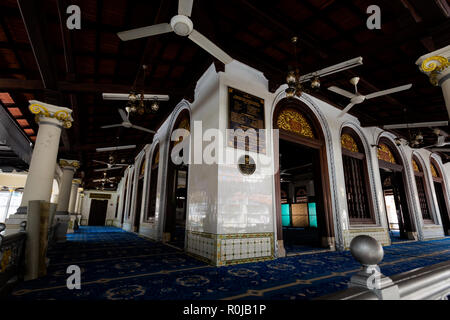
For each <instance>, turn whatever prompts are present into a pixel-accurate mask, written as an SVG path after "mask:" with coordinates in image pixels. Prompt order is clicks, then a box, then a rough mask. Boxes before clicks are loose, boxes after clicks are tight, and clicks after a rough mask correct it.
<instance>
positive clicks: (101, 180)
mask: <svg viewBox="0 0 450 320" xmlns="http://www.w3.org/2000/svg"><path fill="white" fill-rule="evenodd" d="M115 180H116V177H111V178H106V172H104V173H103V178H102V179H95V180H92V182H102V183H114V182H115Z"/></svg>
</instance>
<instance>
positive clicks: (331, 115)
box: [115, 61, 450, 258]
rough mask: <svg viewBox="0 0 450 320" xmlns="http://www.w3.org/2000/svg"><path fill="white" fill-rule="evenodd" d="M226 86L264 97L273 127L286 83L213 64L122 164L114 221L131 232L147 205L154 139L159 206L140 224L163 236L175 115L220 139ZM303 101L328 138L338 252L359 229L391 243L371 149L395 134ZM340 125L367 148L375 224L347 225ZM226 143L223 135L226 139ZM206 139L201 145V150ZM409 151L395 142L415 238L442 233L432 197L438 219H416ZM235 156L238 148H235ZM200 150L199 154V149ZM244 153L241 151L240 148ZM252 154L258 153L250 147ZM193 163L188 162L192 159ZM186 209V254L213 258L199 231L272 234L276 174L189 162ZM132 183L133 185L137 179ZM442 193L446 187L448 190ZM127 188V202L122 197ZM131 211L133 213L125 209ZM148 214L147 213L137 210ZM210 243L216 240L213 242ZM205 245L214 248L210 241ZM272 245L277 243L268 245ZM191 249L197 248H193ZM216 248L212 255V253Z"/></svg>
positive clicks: (449, 168) (449, 170)
mask: <svg viewBox="0 0 450 320" xmlns="http://www.w3.org/2000/svg"><path fill="white" fill-rule="evenodd" d="M228 86H230V87H233V88H236V89H238V90H241V91H244V92H247V93H249V94H252V95H255V96H258V97H260V98H263V99H264V101H265V122H266V128H267V129H271V128H272V123H273V112H274V109H275V107H276V105H277V103H278V102H279V101H280V100H282V99H283V98H284V97H285V93H284V90H285V88H286V86H281V87H280V88H279V89H278V90H277V91H276V92H275V93H274V94H272V93H271V92H269V91H268V82H267V79H266V78H265V77H264V75H263V74H262V73H261V72H259V71H258V70H255V69H253V68H250V67H248V66H246V65H244V64H241V63H240V62H238V61H233V62H232V63H230V64H228V65H226V66H225V72H216V70H215V67H214V65H211V66H210V68H209V69H208V70H207V71H206V72H205V74H204V75H203V76H202V77H201V78H200V79H199V81H198V83H197V86H196V89H195V101H194V102H193V103H192V104H189V103H188V102H186V101H184V100H183V101H181V102H180V103H179V104H178V105H177V107H176V108H175V110H174V111H173V112H172V113H171V115H170V116H169V117H168V118H167V119H166V121H165V122H164V124H163V125H162V126H161V127H160V129H159V130H158V132H157V134H156V135H155V138H154V142H153V143H152V145H147V146H146V147H145V149H144V150H142V152H141V153H140V154H139V155H138V156H137V158H136V162H135V164H134V165H133V166H131V167H130V168H128V169H127V171H126V175H125V177H124V179H122V181H121V185H120V186H121V187H120V188H121V189H120V191H119V192H121V193H122V195H121V202H120V203H119V217H118V219H116V221H115V223H116V224H119V225H120V216H121V214H122V212H123V214H125V215H128V212H130V219H128V218H127V219H125V221H124V225H123V227H124V229H126V230H130V229H131V223H130V222H131V221H132V219H133V217H134V213H135V211H136V208H137V206H139V205H140V206H142V208H143V209H146V207H147V204H148V194H149V190H148V182H149V180H148V168H149V167H150V164H149V162H148V161H149V160H150V159H151V158H152V154H151V152H152V150H153V149H154V147H155V146H156V144H157V143H159V148H160V165H159V171H158V185H157V205H156V212H155V218H154V219H152V220H151V221H141V229H140V230H139V232H140V233H141V234H144V235H147V236H150V237H152V238H153V239H156V240H160V239H161V238H162V230H163V225H164V218H165V217H164V212H165V207H166V199H165V198H166V194H167V190H166V181H167V163H168V161H169V159H170V156H169V154H168V151H169V150H168V149H169V144H170V133H171V132H172V129H173V125H174V123H175V121H176V119H177V117H178V115H179V113H180V112H181V111H183V110H185V109H187V110H189V111H190V115H191V135H192V134H193V132H194V131H195V121H202V133H204V132H205V131H206V130H207V129H210V128H212V129H217V128H219V129H220V131H221V132H222V133H223V134H224V136H225V129H226V128H227V126H228V102H227V99H228V98H227V96H228V93H227V88H228ZM300 100H301V101H302V102H303V103H304V104H306V105H307V106H308V107H309V108H310V109H311V111H312V112H313V113H314V114H315V116H316V117H317V119H318V121H319V123H320V124H321V127H322V131H323V133H324V137H325V143H326V150H327V157H328V168H329V177H328V178H329V181H330V185H331V206H332V211H333V217H334V218H333V220H334V221H333V222H334V233H335V244H336V247H337V248H338V249H345V248H348V246H349V243H350V241H351V240H352V239H353V238H354V237H355V236H357V235H359V234H369V235H371V236H373V237H374V238H376V239H377V240H378V241H379V242H381V243H382V244H385V245H386V244H390V239H389V235H388V232H387V231H388V227H387V219H386V212H385V206H384V199H383V192H382V187H381V179H380V175H379V167H378V158H377V148H375V147H373V145H376V144H377V143H378V141H379V138H380V137H381V136H385V137H387V138H389V139H391V140H393V139H394V136H393V135H392V134H390V133H388V132H385V131H383V130H381V129H379V128H376V127H371V128H362V127H360V123H359V121H358V119H357V118H356V117H354V116H351V115H349V114H346V115H344V116H343V117H338V115H339V114H340V112H341V110H340V109H338V108H336V107H334V106H332V105H330V104H328V103H326V102H324V101H321V100H319V99H317V98H315V97H312V96H310V95H308V94H303V95H302V96H301V97H300ZM344 127H350V128H352V129H354V130H355V131H356V132H357V134H358V135H359V136H360V138H361V141H362V143H363V145H364V149H365V153H366V158H367V166H368V171H369V184H370V193H371V201H372V202H373V208H374V214H375V222H374V223H373V224H372V225H350V223H349V218H348V213H347V212H348V209H347V200H346V192H345V178H344V171H343V166H342V152H341V142H340V139H341V132H342V129H343V128H344ZM271 134H272V133H271V132H270V131H268V132H267V135H266V143H267V146H266V147H267V157H269V158H270V157H272V155H273V137H272V135H271ZM225 141H226V140H225ZM209 144H210V142H204V143H203V147H205V146H207V145H209ZM193 148H195V146H193V145H191V154H194V151H195V150H194V149H193ZM216 149H218V150H219V152H222V153H224V154H225V153H227V152H230V151H235V150H234V149H231V148H228V147H227V146H226V145H220V144H216ZM413 151H414V150H412V149H411V148H409V147H408V146H401V147H399V153H400V154H401V156H402V158H403V161H404V165H405V174H406V177H407V186H406V192H407V198H408V205H409V211H410V212H411V213H412V215H413V220H414V223H415V224H416V225H417V228H418V231H419V232H418V236H419V239H426V238H435V237H440V236H442V234H443V232H442V230H441V229H442V227H441V226H440V218H439V214H438V209H437V204H436V198H435V197H434V196H433V197H432V204H431V207H432V212H433V215H434V216H435V217H436V219H435V222H436V223H435V224H434V225H428V226H424V225H423V221H422V218H421V212H420V206H419V202H418V201H419V200H418V196H417V190H416V187H415V183H414V176H413V171H412V166H411V159H412V154H413ZM237 152H238V153H239V152H240V151H237ZM415 152H416V154H417V155H418V157H420V158H421V159H423V164H422V166H423V168H424V170H425V176H426V179H428V182H429V183H428V185H429V189H430V190H429V191H430V192H431V193H433V190H434V187H433V186H432V183H431V180H430V179H431V174H430V165H429V159H430V153H429V152H428V151H426V150H418V151H415ZM200 153H202V152H201V151H200ZM242 153H243V152H242ZM250 155H252V156H254V158H256V157H257V156H258V155H257V154H253V153H251V152H250ZM192 160H193V159H192ZM140 161H147V163H146V179H147V180H146V181H145V183H144V196H143V200H142V203H141V204H137V203H135V202H136V194H135V191H134V193H133V190H131V189H130V188H129V187H130V185H131V183H130V182H131V181H132V179H133V180H135V179H136V173H135V172H134V168H135V167H137V168H138V167H139V165H140ZM443 167H444V168H445V172H446V176H447V181H446V183H447V186H448V183H449V180H450V178H449V177H450V163H449V164H446V165H445V166H443ZM188 176H189V179H188V199H187V202H188V213H187V222H186V228H187V231H188V241H187V245H188V246H189V245H190V244H193V247H189V248H188V251H189V250H191V252H192V250H194V251H196V252H193V253H195V254H200V255H202V256H203V257H206V258H208V257H211V256H212V255H211V251H213V250H209V249H208V250H209V251H208V253H205V252H201V250H200V249H199V248H198V247H195V246H198V243H200V242H202V241H203V242H205V241H209V240H205V239H206V238H205V239H199V238H198V237H199V234H200V236H201V235H202V234H203V235H207V234H209V235H210V234H212V235H224V234H228V235H236V234H242V233H247V234H251V233H253V234H254V233H265V232H266V233H269V234H272V236H273V237H274V238H275V239H276V208H275V203H276V202H275V181H274V179H273V176H270V175H267V174H265V173H264V172H261V171H259V170H258V169H257V171H256V172H255V173H254V174H253V175H251V176H243V175H242V174H241V173H240V172H239V171H238V169H237V166H236V165H235V164H233V165H227V164H220V165H217V164H213V165H206V164H191V165H190V166H189V173H188ZM125 179H128V188H127V189H126V190H125V189H124V188H123V187H124V185H125ZM134 185H135V186H136V185H137V184H136V183H135V184H134ZM447 190H450V188H448V187H447ZM125 192H126V193H127V197H126V203H124V202H123V201H122V200H123V195H124V194H125ZM130 210H131V211H130ZM141 212H142V213H143V214H142V215H141V218H142V219H143V218H144V216H145V214H144V213H145V210H142V211H141ZM215 241H218V240H217V239H216V240H215ZM208 245H217V243H215V244H208ZM273 245H274V246H275V250H277V248H276V244H273ZM194 247H195V248H194ZM216 253H217V252H216Z"/></svg>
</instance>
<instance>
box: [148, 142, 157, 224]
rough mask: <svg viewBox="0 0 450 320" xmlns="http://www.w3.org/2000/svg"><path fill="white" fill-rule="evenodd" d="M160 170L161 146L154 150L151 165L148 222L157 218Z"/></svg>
mask: <svg viewBox="0 0 450 320" xmlns="http://www.w3.org/2000/svg"><path fill="white" fill-rule="evenodd" d="M158 168H159V144H158V145H156V147H155V148H154V150H153V155H152V161H151V165H150V176H149V183H148V186H149V187H148V190H149V197H148V199H149V200H148V209H147V217H146V220H147V221H150V220H152V219H154V218H155V213H156V198H157V197H156V196H157V188H158Z"/></svg>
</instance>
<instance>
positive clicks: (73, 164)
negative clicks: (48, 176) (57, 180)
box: [59, 159, 80, 169]
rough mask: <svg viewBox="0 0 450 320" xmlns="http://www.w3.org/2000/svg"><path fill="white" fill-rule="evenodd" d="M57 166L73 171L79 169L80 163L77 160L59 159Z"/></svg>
mask: <svg viewBox="0 0 450 320" xmlns="http://www.w3.org/2000/svg"><path fill="white" fill-rule="evenodd" d="M59 166H60V167H62V168H64V167H67V168H74V169H79V168H80V162H79V161H77V160H65V159H61V160H59Z"/></svg>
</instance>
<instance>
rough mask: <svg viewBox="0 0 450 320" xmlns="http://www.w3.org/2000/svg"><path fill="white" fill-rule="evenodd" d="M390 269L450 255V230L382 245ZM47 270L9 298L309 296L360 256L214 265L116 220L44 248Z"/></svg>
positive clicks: (332, 283) (335, 284)
mask: <svg viewBox="0 0 450 320" xmlns="http://www.w3.org/2000/svg"><path fill="white" fill-rule="evenodd" d="M384 249H385V258H384V260H383V262H382V264H381V265H380V267H381V271H382V272H383V273H384V274H386V275H392V274H396V273H400V272H404V271H407V270H411V269H415V268H419V267H423V266H427V265H431V264H436V263H439V262H442V261H445V260H449V259H450V238H445V239H443V240H434V241H425V242H410V243H401V244H395V245H392V246H389V247H385V248H384ZM49 258H50V259H51V260H50V266H49V268H48V275H47V276H46V277H43V278H40V279H37V280H33V281H28V282H24V283H21V284H20V285H18V286H17V287H16V288H15V290H14V291H13V293H12V295H11V296H10V297H9V298H10V299H13V300H53V299H56V300H80V299H81V300H95V299H101V300H103V299H112V300H129V299H160V300H180V299H188V300H191V299H208V300H216V299H258V300H261V299H277V300H290V299H313V298H317V297H320V296H322V295H325V294H329V293H332V292H336V291H339V290H342V289H345V288H346V287H347V281H348V280H349V279H350V277H351V275H352V274H354V273H355V272H357V271H358V270H359V264H358V263H357V262H355V260H354V259H353V258H352V256H351V254H350V252H324V253H311V254H305V255H301V256H292V257H287V258H280V259H277V260H273V261H266V262H258V263H249V264H241V265H234V266H227V267H220V268H216V267H212V266H209V265H207V264H205V263H203V262H200V261H198V260H196V259H194V258H192V257H190V256H188V255H186V254H184V253H183V252H181V251H179V250H176V249H174V248H171V247H168V246H165V245H163V244H161V243H157V242H153V241H149V240H146V239H143V238H141V237H138V236H137V235H135V234H132V233H128V232H124V231H122V230H121V229H117V228H113V227H80V229H79V232H77V233H74V234H70V235H68V241H67V242H66V243H64V244H57V245H55V246H54V247H53V248H52V250H51V251H50V252H49ZM71 264H76V265H78V266H80V268H81V271H82V279H81V280H82V283H81V290H69V289H67V287H66V279H67V277H68V275H67V274H66V268H67V267H68V266H69V265H71Z"/></svg>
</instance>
